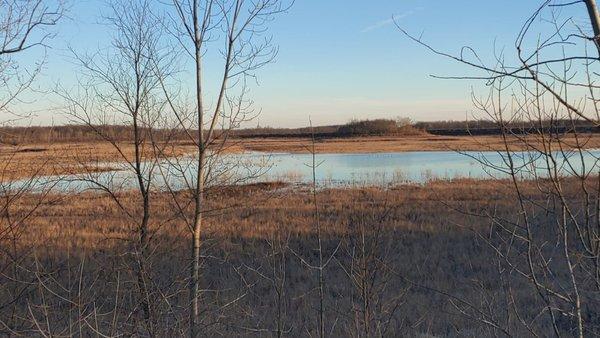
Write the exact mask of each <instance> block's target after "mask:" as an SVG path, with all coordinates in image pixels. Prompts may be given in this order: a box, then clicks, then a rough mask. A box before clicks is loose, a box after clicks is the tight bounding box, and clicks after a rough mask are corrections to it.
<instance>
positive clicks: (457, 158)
mask: <svg viewBox="0 0 600 338" xmlns="http://www.w3.org/2000/svg"><path fill="white" fill-rule="evenodd" d="M553 157H554V158H555V160H556V161H555V163H556V164H555V165H554V164H552V163H549V162H547V158H546V157H542V156H540V155H539V154H534V153H528V152H514V153H513V156H512V158H513V166H514V168H515V170H516V172H517V174H518V176H519V177H521V178H531V177H533V175H534V174H536V175H540V176H546V175H547V174H548V168H553V167H556V171H557V172H559V173H560V174H561V175H573V174H575V173H576V174H582V173H586V174H589V173H592V174H597V173H598V172H599V170H600V164H599V159H600V150H597V149H594V150H588V151H585V152H584V153H582V154H580V153H575V152H569V153H554V155H553ZM194 162H195V161H194V159H193V158H183V159H178V160H177V162H176V163H175V162H163V163H160V165H159V166H153V167H151V166H150V165H147V166H146V170H148V171H150V170H152V171H153V173H154V178H153V186H154V188H156V189H165V187H167V186H168V187H170V188H171V189H174V190H178V189H185V188H186V186H188V185H192V184H193V182H194V181H195V175H194V173H195V172H196V170H195V166H194ZM312 163H313V161H312V156H311V155H310V154H288V153H277V154H265V153H245V154H237V155H227V156H224V157H223V156H222V157H220V159H219V160H218V163H215V165H213V167H214V168H217V169H215V170H214V171H213V172H212V173H211V179H210V181H211V182H219V183H225V184H240V183H248V182H264V181H273V180H284V181H288V182H292V183H308V182H311V181H312ZM315 163H316V164H317V167H316V170H315V174H316V180H317V181H318V183H319V184H320V185H337V186H340V185H341V186H345V185H356V184H359V185H379V186H386V185H390V184H400V183H425V182H427V181H429V180H432V179H455V178H476V179H485V178H505V177H508V168H509V167H510V166H509V163H510V162H509V159H508V156H507V155H506V154H505V153H504V154H503V153H497V152H464V153H457V152H452V151H421V152H399V153H355V154H317V155H316V157H315ZM107 165H108V166H109V167H111V168H118V169H117V170H111V171H107V172H102V173H95V174H93V175H92V176H83V175H70V176H64V177H60V178H59V177H43V178H40V179H38V180H36V182H35V184H34V186H35V187H36V188H38V189H43V188H44V187H47V186H48V185H50V184H52V185H53V186H54V189H57V190H59V191H80V190H85V189H89V188H92V187H94V186H95V185H94V184H92V183H90V182H87V181H86V179H90V178H91V179H93V180H95V181H98V182H101V183H102V184H103V185H105V186H107V187H110V188H113V189H114V188H121V189H127V188H132V187H135V184H137V182H136V181H135V179H134V176H133V174H132V172H131V169H130V168H129V169H128V168H127V167H126V166H125V165H123V164H107ZM231 168H235V169H233V170H231Z"/></svg>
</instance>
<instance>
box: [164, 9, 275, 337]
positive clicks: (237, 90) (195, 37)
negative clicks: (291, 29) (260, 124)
mask: <svg viewBox="0 0 600 338" xmlns="http://www.w3.org/2000/svg"><path fill="white" fill-rule="evenodd" d="M283 10H285V8H284V7H283V6H282V3H281V1H279V0H260V1H246V0H173V2H172V10H171V13H172V14H171V18H172V22H173V25H172V26H173V27H175V28H174V29H173V30H172V32H173V34H174V36H175V37H176V38H177V40H178V41H179V42H180V44H181V46H182V47H183V48H184V50H185V51H186V53H187V55H188V56H189V57H190V59H191V60H192V63H193V68H194V72H193V74H194V81H195V92H194V102H195V104H194V108H193V109H190V110H191V112H190V110H187V111H186V110H183V111H182V110H181V109H177V107H175V105H174V103H173V101H174V100H173V101H170V102H171V104H172V108H173V110H174V111H175V112H176V115H177V120H178V121H179V122H180V125H181V128H183V129H185V130H187V131H188V132H187V134H188V137H189V140H190V141H191V142H193V144H194V146H195V160H196V164H195V166H196V168H195V172H194V175H195V179H194V182H193V184H191V185H190V188H191V192H192V200H193V209H194V211H193V216H192V218H191V219H190V220H188V221H187V222H188V224H189V226H190V231H191V235H192V236H191V237H192V240H191V262H190V281H189V289H190V290H189V297H190V299H189V300H190V305H189V306H190V314H189V315H190V318H189V321H190V325H189V326H190V336H192V337H196V336H198V335H199V334H201V332H200V331H199V327H198V325H199V315H200V304H199V299H198V297H199V292H200V263H201V262H200V261H201V244H202V231H203V226H204V223H203V222H204V221H203V220H204V217H203V214H204V213H205V212H206V209H205V208H206V207H205V194H206V190H207V186H208V185H209V182H208V181H209V180H210V178H209V176H210V175H211V166H212V167H214V165H215V163H216V162H218V159H217V158H218V156H219V154H220V153H222V152H223V151H224V149H225V147H226V146H225V144H226V143H225V141H226V140H227V136H228V132H229V131H230V130H232V129H234V128H237V127H238V126H239V125H240V124H241V123H243V122H244V121H245V120H247V119H249V118H251V117H252V116H253V114H254V113H253V111H252V110H251V108H250V107H251V101H248V100H247V99H246V98H245V96H246V94H247V85H246V81H247V79H249V78H253V77H254V73H255V71H256V70H258V69H259V68H261V67H262V66H264V65H265V64H267V63H269V62H271V61H272V60H273V58H274V56H275V54H276V49H275V48H274V47H272V45H271V40H270V38H268V37H265V36H264V33H265V29H266V25H267V23H268V22H269V21H270V20H271V19H272V18H273V16H274V15H275V14H277V13H280V12H282V11H283ZM211 42H212V43H213V44H214V43H222V47H218V46H217V47H213V46H212V45H211ZM213 49H214V50H219V52H220V53H221V55H222V57H223V61H222V65H221V66H220V69H221V74H222V75H221V77H220V81H219V82H218V83H215V86H216V88H217V92H216V95H215V97H214V104H213V107H212V108H209V106H208V105H207V104H206V102H207V100H208V98H207V96H206V92H207V90H206V86H207V85H206V84H205V82H204V79H203V72H204V70H205V59H204V54H205V53H207V52H209V51H211V50H213ZM219 129H220V130H219ZM215 171H216V170H215ZM221 172H223V171H221ZM213 174H214V172H213Z"/></svg>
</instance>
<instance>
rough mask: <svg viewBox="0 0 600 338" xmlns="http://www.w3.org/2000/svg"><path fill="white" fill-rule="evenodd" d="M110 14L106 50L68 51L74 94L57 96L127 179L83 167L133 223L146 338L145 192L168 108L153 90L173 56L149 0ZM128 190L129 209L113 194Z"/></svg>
mask: <svg viewBox="0 0 600 338" xmlns="http://www.w3.org/2000/svg"><path fill="white" fill-rule="evenodd" d="M110 9H111V13H110V15H108V16H107V17H106V18H105V20H106V22H107V24H109V25H110V26H112V27H113V28H114V29H115V36H114V38H113V41H112V46H111V48H109V49H108V50H106V51H100V52H98V53H96V54H94V55H91V56H81V55H79V54H76V53H75V57H76V59H77V61H78V62H79V64H80V66H81V70H82V74H83V77H82V79H81V82H80V83H79V90H78V91H76V92H75V94H73V93H72V92H70V91H68V90H62V91H61V92H60V95H61V96H62V97H63V98H64V99H65V101H66V103H67V113H68V115H69V116H71V117H72V118H73V119H74V121H76V122H78V123H82V124H84V125H85V126H87V127H88V128H89V129H90V130H92V131H93V132H95V133H96V134H97V135H98V136H99V137H100V138H101V139H102V140H103V141H105V142H107V143H108V144H109V145H110V146H111V147H112V148H113V150H114V153H115V155H116V158H118V159H120V160H121V161H123V162H124V163H125V166H126V170H127V171H128V172H129V173H130V174H131V176H132V177H133V182H131V181H128V180H127V179H124V180H120V181H116V180H115V181H114V182H112V181H111V180H107V179H100V178H99V177H97V171H98V170H97V168H90V169H92V170H91V171H90V172H89V173H88V175H87V176H85V177H83V178H82V180H83V181H85V182H89V183H90V185H91V187H92V188H93V189H96V190H99V191H100V192H104V193H107V194H108V195H109V196H111V198H112V199H113V200H114V202H115V205H116V207H118V208H119V209H121V210H122V211H123V213H124V215H125V216H126V217H127V218H128V219H129V220H130V221H131V222H132V224H134V227H133V228H134V231H133V234H134V236H135V238H132V239H131V240H130V241H131V243H133V248H132V253H131V256H132V258H133V261H134V262H135V266H134V267H133V268H132V269H133V271H134V272H135V278H136V283H137V289H138V299H139V302H140V305H141V306H140V308H141V311H142V312H143V317H144V322H145V325H146V330H147V333H148V334H150V335H152V336H154V335H156V334H157V328H156V325H157V322H158V317H157V314H156V313H155V312H156V309H155V307H156V304H157V303H158V302H159V301H157V298H156V297H157V296H156V295H157V293H156V292H154V291H152V288H153V284H154V283H153V281H152V277H151V275H152V272H151V269H152V267H151V259H150V258H151V253H152V248H151V243H150V240H151V238H152V236H153V233H154V232H155V231H156V229H152V228H151V214H152V213H151V206H152V203H151V194H152V190H153V189H154V184H155V181H156V180H155V176H157V175H159V170H158V169H157V167H158V166H159V165H160V158H159V156H158V153H160V152H161V151H162V150H164V148H166V147H167V146H168V144H169V142H168V141H169V132H168V130H166V131H165V130H163V132H162V134H161V136H160V139H159V137H158V136H157V133H156V130H157V129H158V128H160V127H161V126H163V127H164V126H165V125H164V124H163V122H164V120H165V115H167V107H168V105H167V101H166V99H165V98H164V95H163V91H162V89H161V88H162V87H161V85H162V84H164V83H165V82H166V81H167V79H168V77H169V76H170V75H171V72H172V69H173V60H174V59H175V57H176V55H177V54H176V53H175V54H174V55H173V54H172V53H169V49H168V48H167V46H166V45H165V43H164V39H163V38H162V36H161V29H160V27H161V24H160V22H161V19H160V18H159V17H157V16H156V15H155V13H154V12H153V11H152V7H151V3H150V1H145V0H141V1H132V2H123V1H113V2H111V3H110ZM115 124H117V125H119V124H124V125H126V126H128V127H130V131H131V133H130V136H129V138H128V139H124V140H123V139H119V138H116V137H115V136H113V135H111V133H110V128H109V126H111V125H115ZM131 188H133V189H135V190H136V191H137V193H138V195H139V201H138V203H133V205H131V203H129V202H127V201H122V200H121V196H120V192H121V189H126V190H128V189H131ZM138 210H140V211H138ZM158 294H160V293H158Z"/></svg>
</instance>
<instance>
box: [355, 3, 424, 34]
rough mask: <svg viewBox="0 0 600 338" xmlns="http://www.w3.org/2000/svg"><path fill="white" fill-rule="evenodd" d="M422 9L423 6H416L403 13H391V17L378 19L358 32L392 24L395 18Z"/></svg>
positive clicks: (409, 14)
mask: <svg viewBox="0 0 600 338" xmlns="http://www.w3.org/2000/svg"><path fill="white" fill-rule="evenodd" d="M422 9H423V7H417V8H415V9H411V10H410V11H407V12H404V13H401V14H394V15H392V17H391V18H389V19H385V20H381V21H378V22H376V23H374V24H372V25H371V26H368V27H365V28H363V29H362V30H361V31H360V32H361V33H367V32H370V31H372V30H375V29H379V28H382V27H385V26H389V25H391V24H393V23H394V21H397V20H400V19H404V18H406V17H409V16H411V15H413V14H415V13H416V12H417V11H420V10H422Z"/></svg>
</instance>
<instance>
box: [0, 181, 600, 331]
mask: <svg viewBox="0 0 600 338" xmlns="http://www.w3.org/2000/svg"><path fill="white" fill-rule="evenodd" d="M523 189H524V193H525V194H528V196H532V198H534V199H535V198H536V196H540V195H538V190H537V189H538V186H536V184H534V183H532V184H528V185H524V188H523ZM180 194H185V192H181V193H180ZM567 196H569V195H568V192H567ZM117 197H118V198H119V200H120V201H121V202H122V203H123V204H124V207H125V208H126V209H127V210H128V212H129V213H130V214H131V215H133V218H130V217H128V216H127V215H126V213H125V212H123V210H122V209H120V208H118V207H117V205H116V204H115V203H114V201H113V200H112V199H111V197H110V196H108V195H105V194H96V193H84V194H77V195H57V194H51V195H48V196H45V197H44V198H43V199H42V200H41V203H40V198H41V197H40V196H39V195H28V196H25V197H24V198H22V199H20V200H19V203H18V204H17V205H15V207H14V208H13V210H12V211H11V212H12V214H13V217H16V218H18V217H19V215H21V216H22V215H23V214H24V213H27V212H28V210H31V207H32V205H35V204H37V203H40V204H39V207H38V208H37V209H35V212H34V214H33V215H31V217H30V218H28V221H27V225H26V226H24V227H23V228H22V231H21V232H20V233H19V238H20V242H19V248H15V252H19V251H22V252H30V255H29V256H28V257H29V258H27V259H24V261H23V262H22V263H21V266H22V267H28V268H30V269H31V268H32V266H34V265H35V263H34V261H32V259H33V258H31V257H37V259H38V260H41V262H43V266H45V267H46V268H45V270H44V272H43V273H42V274H41V275H43V276H47V278H48V279H47V280H46V281H47V285H49V286H47V287H48V289H50V290H56V288H58V286H57V285H61V287H60V288H58V289H59V290H65V291H61V292H62V293H60V292H59V293H60V294H64V293H65V292H66V293H68V294H70V293H71V292H76V289H77V288H80V289H84V290H86V291H85V292H84V293H83V295H82V296H78V297H80V298H81V299H80V298H78V299H79V301H81V302H84V303H85V304H87V305H86V306H87V307H86V309H87V310H86V311H92V310H91V309H92V308H93V311H94V316H95V319H94V320H95V321H96V323H97V325H98V326H99V327H110V322H111V320H112V318H113V316H119V318H121V316H126V315H127V313H128V311H131V310H130V309H131V308H132V307H133V308H135V303H131V301H132V299H133V298H132V297H133V293H134V292H135V291H134V290H135V287H134V286H133V285H134V284H131V287H128V286H127V285H128V284H127V283H131V282H128V281H129V280H130V279H131V278H133V276H128V271H130V269H131V268H132V264H133V265H134V263H135V259H134V257H131V250H132V246H131V243H130V242H131V240H132V238H133V239H135V233H136V231H137V228H136V224H137V223H136V221H135V219H136V218H135V215H138V214H139V212H140V210H139V208H137V207H136V205H139V198H138V196H137V195H136V194H134V193H122V194H119V195H118V196H117ZM539 198H541V197H539ZM569 198H573V199H576V198H577V196H569ZM151 200H152V205H151V210H152V217H151V232H152V233H151V237H152V240H151V244H150V248H148V249H149V250H148V252H149V259H148V269H149V271H148V274H149V276H150V279H151V281H152V283H154V285H155V287H156V292H157V293H156V294H155V297H157V300H158V301H157V302H158V303H159V304H158V305H156V306H157V311H163V312H161V313H164V315H161V318H163V319H161V322H157V323H156V324H157V326H159V329H157V330H159V331H158V332H160V333H161V334H164V335H168V334H175V333H177V332H180V331H178V330H184V326H185V318H186V317H185V316H186V312H185V304H186V298H185V296H184V294H185V290H186V289H185V276H186V274H187V266H188V259H189V258H188V252H187V243H188V240H189V236H190V235H189V231H188V229H187V228H186V226H185V224H184V223H183V222H182V221H181V219H179V218H178V217H177V215H176V214H175V211H174V210H176V208H174V206H173V204H172V202H171V201H172V198H171V196H169V194H167V193H157V194H155V195H153V196H152V199H151ZM208 201H209V203H210V204H209V205H207V209H209V210H210V211H209V212H208V215H209V217H208V218H207V219H208V223H207V224H206V227H205V231H204V233H203V238H204V240H203V257H204V259H203V277H202V278H203V285H204V288H205V289H204V291H203V293H202V306H203V315H202V318H203V319H202V325H203V330H205V331H204V332H206V334H207V335H226V336H232V335H235V336H254V335H259V336H270V335H274V332H275V327H276V323H277V322H281V323H282V325H283V327H284V328H285V332H286V334H287V335H290V336H298V335H306V334H308V333H309V332H314V325H315V322H316V316H317V315H316V310H315V308H316V306H317V302H318V300H317V299H318V298H317V296H316V294H315V285H316V279H315V271H314V270H312V269H310V268H309V267H307V265H306V264H305V262H309V263H310V264H314V262H315V259H316V252H315V248H316V247H317V237H316V229H317V228H316V227H315V224H316V219H317V218H316V213H315V205H314V203H313V201H312V196H311V193H310V189H308V187H290V186H288V185H287V184H284V183H271V184H259V185H247V186H240V187H221V188H219V189H215V190H213V191H211V192H209V198H208ZM317 203H318V207H319V216H318V220H319V222H320V225H321V227H322V229H323V247H324V251H325V252H326V254H327V255H332V257H334V258H333V259H332V260H331V262H330V264H329V265H328V267H327V269H326V270H325V290H326V295H325V305H326V313H325V317H326V322H327V323H328V324H327V326H328V330H330V333H331V335H332V336H347V335H349V334H352V333H353V332H354V333H355V332H363V331H364V330H366V329H365V327H364V325H363V324H362V323H363V321H361V320H359V318H362V316H363V315H364V311H365V310H364V307H362V306H363V304H364V302H363V300H364V298H362V297H363V296H365V294H364V292H365V291H364V289H361V288H360V285H362V284H361V283H360V280H362V281H364V282H367V281H365V280H364V279H361V278H362V277H361V278H359V277H357V276H359V275H360V271H364V272H365V273H366V274H367V277H368V283H369V285H371V286H369V287H368V288H367V291H368V292H369V297H370V298H369V299H371V301H372V302H373V304H372V308H370V309H368V311H369V314H370V316H372V317H371V321H370V322H369V323H371V324H372V325H373V327H370V330H373V331H371V332H378V331H376V330H383V329H384V328H385V330H386V331H382V332H387V334H383V335H384V336H388V335H409V336H419V335H423V336H426V335H434V336H437V335H441V336H471V337H475V336H483V335H485V336H487V335H491V334H493V333H494V332H495V331H491V330H490V328H489V326H486V325H483V324H482V323H480V322H477V321H474V320H471V319H469V318H468V317H465V315H464V314H461V313H460V312H459V310H458V309H459V308H460V307H457V304H456V302H455V299H454V298H452V297H460V298H461V299H465V300H468V301H470V302H473V303H474V304H478V305H479V304H481V305H484V306H485V308H486V309H487V310H488V311H489V312H490V313H491V314H492V315H498V317H499V318H502V312H501V309H502V306H503V304H504V303H503V301H502V291H503V289H502V288H503V284H502V283H501V282H500V281H499V280H498V279H497V276H498V275H497V271H496V268H497V267H496V265H495V264H493V262H494V260H495V255H494V253H493V251H492V250H490V248H488V247H487V246H486V244H485V242H482V240H481V238H480V237H479V236H480V235H482V234H483V235H484V237H485V235H486V234H487V233H488V232H489V229H490V225H491V224H490V220H489V219H487V218H486V217H484V216H483V215H484V214H485V213H486V212H492V211H493V212H495V213H496V214H497V215H502V216H505V217H507V218H508V219H514V218H515V217H518V215H515V212H514V210H515V208H516V200H515V195H514V192H513V189H512V188H511V186H510V182H508V181H475V180H456V181H432V182H430V183H428V184H426V185H401V186H397V187H394V188H391V189H380V188H369V187H365V188H356V189H324V190H322V191H320V192H319V193H318V196H317ZM190 212H191V210H190ZM477 214H480V215H482V216H477ZM536 222H537V223H536V224H538V225H539V226H541V227H543V226H544V224H546V223H545V222H547V220H546V219H544V218H540V219H539V220H537V221H536ZM9 243H10V241H7V242H6V243H5V244H9ZM7 247H9V246H7ZM282 248H283V249H282ZM357 250H359V251H357ZM358 252H362V253H363V255H362V256H360V257H362V258H360V259H358V258H357V253H358ZM311 262H312V263H311ZM490 263H492V264H490ZM355 264H356V266H355ZM361 264H365V265H364V269H365V270H361V269H363V268H360V266H363V265H361ZM353 267H354V268H358V270H357V271H355V272H352V271H353V269H354V268H353ZM16 273H17V274H18V275H21V274H22V275H26V273H25V272H23V271H21V272H16ZM78 275H79V276H78ZM282 276H284V277H283V279H281V278H282ZM360 276H362V275H360ZM367 277H365V278H367ZM45 278H46V277H45ZM8 281H9V280H5V282H8ZM276 281H283V282H282V283H281V284H274V283H275V282H276ZM120 283H124V284H123V285H120ZM7 285H8V284H7ZM69 285H71V286H69ZM77 285H79V286H77ZM276 285H280V286H281V287H282V290H284V291H283V292H282V293H279V291H280V290H281V289H279V288H277V287H275V286H276ZM519 285H520V284H519V283H518V282H515V285H514V286H515V288H516V290H518V295H517V296H518V297H519V298H518V299H519V303H518V304H516V306H520V307H521V311H522V313H521V315H522V316H523V317H524V318H534V317H536V313H534V312H535V310H534V309H535V306H534V304H536V303H537V302H539V300H537V299H536V298H535V296H534V295H535V293H534V292H532V290H531V286H529V285H527V284H523V285H522V286H521V287H519ZM119 288H121V289H122V291H120V292H121V293H119V291H117V294H116V295H115V290H119ZM67 290H70V291H68V292H67ZM213 290H214V291H213ZM434 290H435V291H434ZM5 291H6V290H5ZM38 291H39V290H38ZM30 292H31V294H30V296H29V297H28V301H30V302H34V303H36V302H37V303H39V302H40V301H41V300H40V299H41V298H39V297H42V296H41V295H45V296H44V297H48V298H49V299H46V298H44V301H45V302H47V304H48V306H54V307H53V309H54V311H55V312H56V313H54V312H51V313H52V314H51V315H50V318H52V319H53V321H52V325H55V326H56V327H57V329H56V330H57V332H58V327H61V325H62V326H64V325H66V324H64V315H65V313H64V312H63V310H61V306H62V307H65V306H66V307H65V309H66V308H69V306H68V304H65V303H64V301H61V300H60V299H59V298H58V296H56V295H55V296H54V297H53V295H51V294H48V293H47V292H46V293H43V292H40V293H39V294H38V293H36V290H35V288H34V289H32V290H31V291H30ZM54 292H56V291H54ZM444 293H448V294H450V295H452V297H449V296H447V295H446V294H444ZM5 296H6V295H5ZM115 297H116V298H115ZM0 298H2V297H0ZM115 299H116V300H119V303H115V301H114V300H115ZM163 301H164V303H166V304H168V306H167V305H165V304H163ZM92 304H93V306H92ZM59 305H60V306H59ZM459 305H460V304H459ZM529 306H531V307H529ZM21 307H24V308H21ZM166 307H167V308H168V309H167V308H166ZM26 308H27V306H26V304H18V306H17V307H16V310H15V311H16V313H17V317H13V318H12V319H11V318H0V319H1V320H2V321H3V322H11V320H12V321H13V322H14V323H16V324H17V325H16V327H18V326H19V325H27V324H24V323H22V322H20V320H19V319H18V318H19V314H21V315H23V316H25V317H26V313H21V312H19V311H24V309H26ZM35 309H37V310H39V311H41V309H43V308H39V309H38V308H35ZM114 309H118V310H117V311H116V312H113V310H114ZM277 309H282V312H281V311H278V310H277ZM528 309H531V312H529V310H528ZM596 310H597V309H596ZM596 310H594V309H587V310H586V311H590V312H589V316H594V315H596V314H597V313H596V312H595V311H596ZM32 311H34V310H32ZM65 311H66V310H65ZM36 313H37V312H36ZM115 318H116V317H115ZM163 320H164V321H163ZM19 323H20V324H19ZM130 325H132V326H131V327H127V326H126V327H119V328H118V331H119V332H129V333H130V334H133V335H136V331H135V330H136V327H138V326H137V325H138V324H130ZM535 325H536V327H539V328H541V329H542V331H543V328H544V325H547V323H546V322H545V321H544V320H543V318H542V319H538V320H537V322H536V324H535ZM64 327H66V326H64ZM524 333H525V332H524V331H521V332H519V331H516V332H515V334H517V335H520V334H524ZM137 334H141V333H140V332H137Z"/></svg>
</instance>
